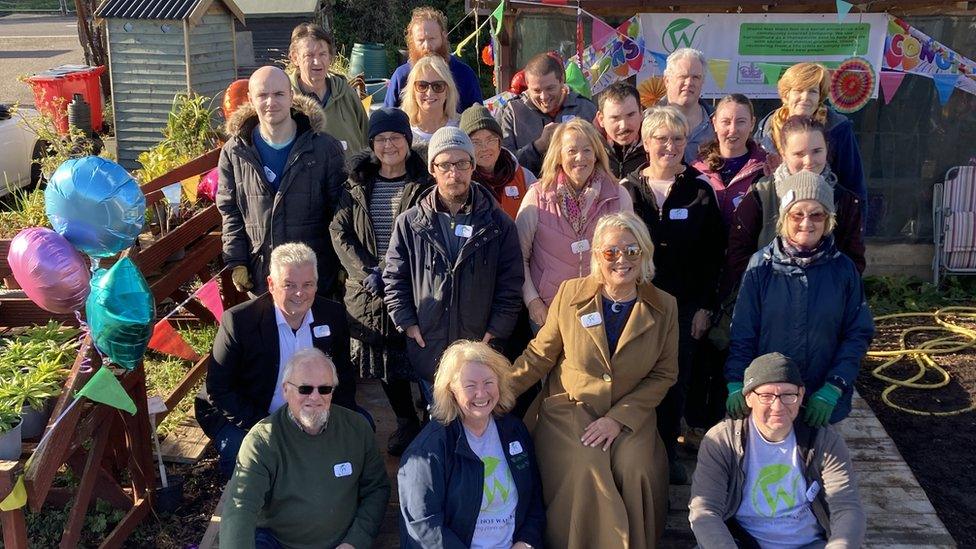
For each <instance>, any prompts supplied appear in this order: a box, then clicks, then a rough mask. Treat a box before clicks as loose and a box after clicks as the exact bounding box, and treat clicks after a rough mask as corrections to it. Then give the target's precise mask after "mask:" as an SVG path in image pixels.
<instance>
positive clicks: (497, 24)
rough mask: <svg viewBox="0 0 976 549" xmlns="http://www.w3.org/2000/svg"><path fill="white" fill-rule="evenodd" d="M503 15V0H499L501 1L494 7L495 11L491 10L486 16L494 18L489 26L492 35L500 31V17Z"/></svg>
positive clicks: (496, 34)
mask: <svg viewBox="0 0 976 549" xmlns="http://www.w3.org/2000/svg"><path fill="white" fill-rule="evenodd" d="M504 17H505V0H501V2H499V3H498V7H496V8H495V11H493V12H491V15H489V16H488V19H494V20H495V24H494V25H492V26H491V34H492V36H498V33H500V32H502V19H503V18H504Z"/></svg>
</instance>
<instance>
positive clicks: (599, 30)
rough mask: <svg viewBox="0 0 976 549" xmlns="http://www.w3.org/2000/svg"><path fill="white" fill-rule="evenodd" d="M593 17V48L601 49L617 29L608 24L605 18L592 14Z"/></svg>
mask: <svg viewBox="0 0 976 549" xmlns="http://www.w3.org/2000/svg"><path fill="white" fill-rule="evenodd" d="M590 17H591V18H592V20H593V21H592V24H593V28H592V29H591V34H592V38H593V48H594V49H600V48H602V47H603V46H605V45H606V43H607V40H609V39H610V37H611V36H614V35H615V34H617V29H615V28H613V27H611V26H610V25H608V24H607V23H606V22H605V21H604V20H603V19H600V18H599V17H594V16H592V15H591V16H590Z"/></svg>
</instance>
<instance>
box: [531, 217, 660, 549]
mask: <svg viewBox="0 0 976 549" xmlns="http://www.w3.org/2000/svg"><path fill="white" fill-rule="evenodd" d="M589 255H590V263H591V269H590V274H589V276H586V277H583V278H576V279H571V280H567V281H566V282H564V283H562V285H561V286H560V287H559V291H558V292H557V293H556V296H555V298H554V299H553V301H552V305H551V307H550V309H549V316H548V318H547V320H546V323H545V324H544V325H543V326H542V330H541V331H540V332H539V334H538V335H537V336H536V338H535V339H534V340H533V341H532V342H531V343H530V344H529V347H528V348H527V349H526V351H525V353H524V354H523V355H522V356H521V358H519V359H518V360H517V361H516V363H515V373H514V375H513V388H514V391H515V392H516V393H520V392H522V391H524V390H525V389H526V388H527V387H529V386H531V385H532V384H534V383H536V382H537V381H539V380H541V379H543V378H545V382H544V384H543V388H542V393H541V394H540V395H539V396H538V398H536V400H535V402H534V403H533V405H532V408H530V410H529V412H528V413H527V414H526V420H527V422H528V423H529V424H530V427H531V426H532V425H533V424H534V430H533V438H534V439H535V444H536V448H537V452H538V456H539V470H540V472H541V475H542V489H543V498H544V501H545V503H546V516H547V520H546V523H547V524H548V527H547V530H546V546H547V547H560V548H567V549H584V548H592V547H600V548H615V547H620V548H623V547H627V548H630V549H643V548H647V547H654V546H655V545H656V543H657V541H658V540H659V539H660V536H661V534H662V533H663V532H664V521H665V515H666V513H667V503H668V465H667V463H668V462H667V456H666V452H665V450H664V445H663V444H662V442H661V437H660V436H658V433H657V427H656V422H655V408H656V407H657V405H658V404H660V403H661V400H662V399H663V398H664V395H665V394H666V393H667V391H668V388H669V387H671V385H672V384H674V382H675V379H676V378H677V375H678V364H677V355H678V308H677V305H676V303H675V299H674V298H673V297H671V296H670V295H668V294H666V293H664V292H663V291H661V290H659V289H658V288H656V287H655V286H654V285H653V284H652V283H651V279H653V278H654V263H653V257H654V245H653V244H652V243H651V237H650V235H649V234H648V231H647V227H646V226H645V225H644V222H643V221H641V220H640V219H639V218H638V217H637V216H636V215H634V214H633V213H630V212H618V213H614V214H609V215H606V216H604V217H602V218H601V219H600V220H599V221H598V222H597V225H596V229H595V231H594V234H593V247H592V251H591V252H590V254H589Z"/></svg>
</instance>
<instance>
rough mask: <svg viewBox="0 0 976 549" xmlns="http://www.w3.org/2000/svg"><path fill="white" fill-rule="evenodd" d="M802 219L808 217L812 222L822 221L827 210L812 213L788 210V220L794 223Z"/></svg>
mask: <svg viewBox="0 0 976 549" xmlns="http://www.w3.org/2000/svg"><path fill="white" fill-rule="evenodd" d="M804 219H809V220H810V221H812V222H814V223H823V222H824V221H826V220H827V212H814V213H812V214H803V213H800V212H790V220H791V221H793V222H794V223H803V220H804Z"/></svg>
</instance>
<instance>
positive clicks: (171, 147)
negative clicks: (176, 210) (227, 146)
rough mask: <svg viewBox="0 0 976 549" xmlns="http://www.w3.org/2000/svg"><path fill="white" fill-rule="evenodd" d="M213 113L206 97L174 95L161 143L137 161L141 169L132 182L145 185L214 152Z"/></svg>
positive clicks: (209, 101) (215, 140)
mask: <svg viewBox="0 0 976 549" xmlns="http://www.w3.org/2000/svg"><path fill="white" fill-rule="evenodd" d="M215 112H216V107H214V106H213V100H212V99H211V98H209V97H206V96H203V95H197V94H185V93H178V94H176V95H175V96H174V97H173V106H172V107H171V108H170V112H169V114H168V115H167V119H166V127H165V128H163V140H162V141H160V142H159V144H158V145H156V146H155V147H153V148H151V149H149V150H148V151H144V152H142V153H141V154H140V155H139V157H138V158H137V160H138V162H139V164H141V165H142V169H141V170H137V171H136V174H135V175H136V179H138V180H139V181H140V182H141V183H147V182H149V181H152V180H153V179H156V178H157V177H159V176H161V175H163V174H165V173H166V172H169V171H170V170H172V169H173V168H177V167H179V166H181V165H183V164H185V163H186V162H187V161H189V160H192V159H194V158H196V157H198V156H200V155H201V154H203V153H205V152H207V151H209V150H210V149H212V148H214V147H215V146H216V145H217V138H218V135H217V132H216V130H215V128H214V125H213V117H214V113H215Z"/></svg>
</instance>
